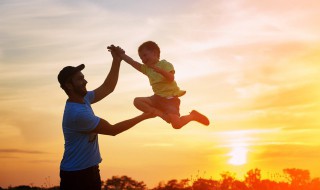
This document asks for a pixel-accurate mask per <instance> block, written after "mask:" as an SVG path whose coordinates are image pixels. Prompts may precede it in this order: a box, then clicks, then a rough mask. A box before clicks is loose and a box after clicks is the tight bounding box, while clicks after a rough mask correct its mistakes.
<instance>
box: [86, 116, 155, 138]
mask: <svg viewBox="0 0 320 190" xmlns="http://www.w3.org/2000/svg"><path fill="white" fill-rule="evenodd" d="M152 117H155V116H154V115H153V114H151V113H142V114H141V115H139V116H137V117H134V118H131V119H128V120H125V121H121V122H119V123H117V124H114V125H111V124H110V123H109V122H107V121H106V120H104V119H100V122H99V124H98V126H97V127H96V128H95V129H94V130H93V131H92V132H93V133H98V134H103V135H111V136H116V135H118V134H120V133H122V132H124V131H126V130H128V129H130V128H132V127H133V126H135V125H136V124H138V123H140V122H141V121H143V120H146V119H149V118H152Z"/></svg>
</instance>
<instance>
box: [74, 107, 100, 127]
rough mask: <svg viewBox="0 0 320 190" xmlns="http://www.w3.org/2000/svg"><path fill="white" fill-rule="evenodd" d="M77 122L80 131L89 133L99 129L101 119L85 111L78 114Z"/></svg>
mask: <svg viewBox="0 0 320 190" xmlns="http://www.w3.org/2000/svg"><path fill="white" fill-rule="evenodd" d="M75 121H76V125H77V130H78V131H81V132H89V131H92V130H94V129H95V128H96V127H97V125H98V124H99V122H100V118H99V117H97V116H95V115H94V114H92V113H90V112H88V111H86V110H85V109H83V110H80V111H79V112H78V114H77V116H76V120H75Z"/></svg>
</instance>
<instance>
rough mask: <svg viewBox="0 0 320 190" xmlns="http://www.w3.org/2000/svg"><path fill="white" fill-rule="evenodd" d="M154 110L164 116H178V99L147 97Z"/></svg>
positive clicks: (157, 96) (156, 96)
mask: <svg viewBox="0 0 320 190" xmlns="http://www.w3.org/2000/svg"><path fill="white" fill-rule="evenodd" d="M149 98H150V100H151V102H152V104H153V105H154V107H155V108H157V109H159V110H161V111H162V112H163V113H166V114H175V115H178V116H180V99H179V98H178V97H172V98H169V99H168V98H165V97H162V96H159V95H153V96H150V97H149Z"/></svg>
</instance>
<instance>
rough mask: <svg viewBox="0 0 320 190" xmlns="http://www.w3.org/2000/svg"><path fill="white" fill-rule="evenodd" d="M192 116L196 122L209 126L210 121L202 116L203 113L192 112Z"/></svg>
mask: <svg viewBox="0 0 320 190" xmlns="http://www.w3.org/2000/svg"><path fill="white" fill-rule="evenodd" d="M190 115H192V116H193V117H194V120H195V121H197V122H199V123H201V124H203V125H207V126H208V125H209V124H210V121H209V119H208V118H207V117H206V116H205V115H202V114H201V113H199V112H197V111H196V110H192V111H191V113H190Z"/></svg>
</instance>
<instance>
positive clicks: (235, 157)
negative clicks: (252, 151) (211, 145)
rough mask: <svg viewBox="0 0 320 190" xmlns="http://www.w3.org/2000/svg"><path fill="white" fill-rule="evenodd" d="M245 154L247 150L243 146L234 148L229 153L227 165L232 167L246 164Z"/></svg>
mask: <svg viewBox="0 0 320 190" xmlns="http://www.w3.org/2000/svg"><path fill="white" fill-rule="evenodd" d="M247 152H248V149H247V148H246V147H243V146H234V147H233V148H232V150H231V152H230V153H229V154H228V155H229V156H230V157H231V158H230V159H229V160H228V163H229V164H232V165H237V166H240V165H244V164H246V163H247Z"/></svg>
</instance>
